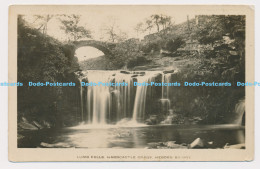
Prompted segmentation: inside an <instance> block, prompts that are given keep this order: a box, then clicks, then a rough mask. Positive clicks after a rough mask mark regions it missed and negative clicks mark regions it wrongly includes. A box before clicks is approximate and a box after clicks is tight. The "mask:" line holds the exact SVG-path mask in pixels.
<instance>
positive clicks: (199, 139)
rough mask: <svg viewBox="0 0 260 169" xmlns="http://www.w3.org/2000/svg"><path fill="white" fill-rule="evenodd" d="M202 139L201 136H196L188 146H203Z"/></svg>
mask: <svg viewBox="0 0 260 169" xmlns="http://www.w3.org/2000/svg"><path fill="white" fill-rule="evenodd" d="M204 145H205V144H204V141H203V140H202V139H201V138H196V139H195V140H194V141H193V142H192V143H191V144H190V146H189V148H203V147H204Z"/></svg>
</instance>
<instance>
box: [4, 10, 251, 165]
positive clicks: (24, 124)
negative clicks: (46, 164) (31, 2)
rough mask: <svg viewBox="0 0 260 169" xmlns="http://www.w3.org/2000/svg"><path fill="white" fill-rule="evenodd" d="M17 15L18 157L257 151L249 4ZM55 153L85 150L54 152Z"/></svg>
mask: <svg viewBox="0 0 260 169" xmlns="http://www.w3.org/2000/svg"><path fill="white" fill-rule="evenodd" d="M27 9H32V10H30V11H27ZM9 15H11V24H12V25H11V24H10V25H9V29H10V27H11V30H10V31H9V39H10V40H11V42H10V43H12V45H13V46H15V49H16V50H13V51H12V52H11V53H9V54H10V55H12V56H11V57H10V55H9V66H10V64H12V66H10V68H9V70H11V71H12V73H10V74H9V79H10V80H9V83H12V82H13V84H9V85H11V86H16V87H9V91H11V90H12V92H11V93H9V96H10V98H9V100H10V101H11V103H10V102H9V108H10V110H9V120H10V122H11V121H12V122H11V124H13V125H12V126H11V124H10V123H9V132H10V134H11V136H10V137H9V153H11V156H12V159H20V160H18V161H24V160H25V161H27V160H29V161H45V159H46V160H47V161H78V160H79V161H194V160H195V161H197V160H199V161H208V160H224V161H225V158H226V159H227V160H231V161H233V160H234V161H236V160H250V159H251V158H252V157H253V149H252V146H253V144H251V143H252V140H253V133H252V132H251V131H253V130H252V125H253V113H254V112H253V106H254V103H253V101H254V100H253V99H254V93H253V92H252V90H253V89H252V87H251V88H250V86H251V85H250V84H251V83H256V82H254V77H253V74H254V72H253V67H254V66H253V64H254V55H253V45H252V44H253V38H252V35H253V31H252V29H253V19H254V18H253V10H251V9H250V8H248V7H247V6H171V5H168V6H159V5H157V6H156V5H155V6H145V5H142V6H137V5H136V6H127V5H125V6H90V5H89V6H11V8H10V11H9ZM248 32H250V33H248ZM250 39H251V41H249V40H250ZM9 46H10V45H9ZM9 50H10V49H9ZM11 59H13V61H14V62H12V63H10V60H11ZM12 75H13V76H12ZM251 76H252V77H251ZM254 85H256V84H254ZM14 88H15V89H14ZM248 88H250V89H248ZM14 105H15V106H14ZM10 126H11V127H10ZM10 140H11V141H10ZM10 143H11V144H10ZM10 146H11V147H12V148H10ZM103 149H104V150H105V151H104V152H103V151H102V150H103ZM11 150H15V151H17V152H18V151H19V152H21V153H20V156H21V155H22V154H24V153H25V152H26V151H30V152H33V151H40V152H43V153H45V154H44V158H42V159H41V160H39V158H41V157H32V156H33V155H32V156H30V157H28V158H20V157H17V156H18V154H19V153H18V154H15V153H14V152H15V151H11ZM203 150H205V153H204V156H203V155H201V157H200V156H196V155H194V154H196V153H194V151H198V152H200V153H201V154H202V151H203ZM206 150H207V151H206ZM56 151H57V152H60V153H61V152H64V151H73V152H75V154H76V155H74V156H73V157H71V155H70V156H69V157H68V158H65V157H64V158H63V157H60V156H59V157H53V160H51V157H46V156H47V154H46V153H47V152H56ZM117 151H118V152H120V153H117ZM94 152H95V153H94ZM126 152H127V153H128V155H126V154H125V155H122V154H124V153H126ZM146 152H147V153H146ZM164 152H165V153H164ZM182 152H185V153H182ZM190 152H192V153H194V154H190ZM212 152H213V156H212V157H207V158H205V156H206V155H207V154H209V153H210V154H212ZM221 152H222V153H221ZM224 152H225V154H226V155H225V154H224ZM93 153H94V155H93V156H92V154H93ZM109 153H112V154H109ZM214 153H219V154H218V155H216V156H214ZM229 153H234V154H237V157H236V156H235V155H234V156H232V157H227V156H228V154H229ZM129 154H131V156H130V155H129ZM239 154H240V155H239ZM223 155H224V156H225V157H222V156H223ZM39 156H40V155H39ZM50 156H51V155H50ZM53 156H54V154H53ZM195 156H196V157H195ZM9 157H10V156H9ZM16 157H17V158H16ZM30 159H31V160H30Z"/></svg>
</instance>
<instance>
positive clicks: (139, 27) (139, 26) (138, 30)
mask: <svg viewBox="0 0 260 169" xmlns="http://www.w3.org/2000/svg"><path fill="white" fill-rule="evenodd" d="M143 26H144V24H143V23H142V22H140V23H138V24H137V25H136V26H135V28H134V30H135V32H136V36H137V37H139V33H142V32H144V28H143Z"/></svg>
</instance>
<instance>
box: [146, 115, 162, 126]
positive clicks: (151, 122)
mask: <svg viewBox="0 0 260 169" xmlns="http://www.w3.org/2000/svg"><path fill="white" fill-rule="evenodd" d="M158 121H159V120H158V116H157V115H150V117H149V119H147V120H145V124H147V125H155V124H157V123H158Z"/></svg>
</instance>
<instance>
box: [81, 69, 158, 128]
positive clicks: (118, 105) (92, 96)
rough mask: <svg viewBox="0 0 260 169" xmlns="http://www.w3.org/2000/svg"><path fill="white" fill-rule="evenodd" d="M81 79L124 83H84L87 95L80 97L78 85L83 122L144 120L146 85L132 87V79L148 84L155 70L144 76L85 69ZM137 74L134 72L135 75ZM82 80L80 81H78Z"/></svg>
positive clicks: (136, 121)
mask: <svg viewBox="0 0 260 169" xmlns="http://www.w3.org/2000/svg"><path fill="white" fill-rule="evenodd" d="M84 74H85V77H84V78H85V79H87V81H88V82H89V83H90V82H92V83H98V82H103V83H109V82H114V83H122V82H125V83H127V84H128V85H127V86H115V87H109V86H102V85H101V86H88V87H87V97H85V98H86V99H85V100H84V99H83V95H84V94H86V93H83V92H82V91H83V89H82V87H81V88H80V90H81V91H80V94H81V95H80V97H81V115H82V118H83V117H84V116H83V113H84V111H83V105H84V104H83V101H84V102H85V106H86V110H87V111H86V113H87V115H86V119H84V120H83V121H85V123H87V124H91V125H93V126H95V125H106V124H109V123H111V120H112V121H113V120H114V123H115V122H120V121H121V120H122V119H125V118H128V119H129V118H130V119H131V120H129V122H128V124H134V123H138V122H140V121H142V120H144V116H145V113H146V112H145V111H146V97H147V86H137V87H135V88H136V89H134V84H133V83H134V78H135V79H136V80H137V82H138V83H143V82H145V83H149V82H151V81H153V80H154V78H155V77H156V76H157V75H158V72H156V71H154V72H146V74H145V75H141V74H138V72H135V73H134V72H131V73H129V74H124V73H120V72H119V71H87V72H84ZM137 74H138V75H137ZM81 81H82V80H80V82H81Z"/></svg>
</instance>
